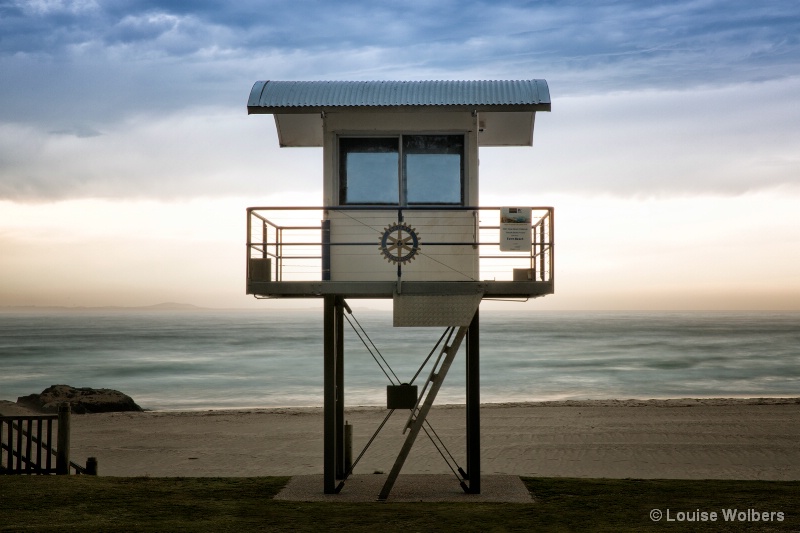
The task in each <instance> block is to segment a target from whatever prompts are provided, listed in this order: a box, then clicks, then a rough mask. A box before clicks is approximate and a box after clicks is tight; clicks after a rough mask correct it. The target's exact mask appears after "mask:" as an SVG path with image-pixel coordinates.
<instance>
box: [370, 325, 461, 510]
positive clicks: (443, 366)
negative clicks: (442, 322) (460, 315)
mask: <svg viewBox="0 0 800 533" xmlns="http://www.w3.org/2000/svg"><path fill="white" fill-rule="evenodd" d="M467 331H469V327H468V326H460V327H459V328H458V332H457V333H456V336H455V338H454V339H453V341H452V343H451V344H450V345H447V344H446V343H445V344H444V345H443V346H442V349H441V352H440V353H439V357H438V359H437V364H434V365H433V368H432V369H431V373H430V375H429V376H428V381H427V383H426V384H425V388H424V389H423V391H422V393H421V394H420V400H418V401H417V405H416V406H415V407H414V409H413V410H412V411H411V415H410V416H409V419H408V422H407V423H406V426H405V429H404V431H403V432H404V433H405V431H406V430H409V429H410V431H409V433H408V435H407V436H406V440H405V442H404V443H403V447H402V448H401V449H400V453H399V454H398V456H397V459H395V462H394V466H393V467H392V471H391V472H389V477H388V478H387V479H386V482H385V483H384V484H383V488H382V489H381V493H380V495H378V499H379V500H386V498H388V497H389V493H390V492H391V491H392V487H393V486H394V483H395V481H397V476H398V475H400V470H401V469H402V468H403V464H404V463H405V462H406V458H407V457H408V454H409V453H410V452H411V447H412V446H414V441H415V440H416V439H417V435H419V432H420V431H421V430H422V426H423V424H424V423H425V418H426V417H427V416H428V412H429V411H430V409H431V406H432V405H433V401H434V400H435V399H436V395H437V394H438V393H439V389H440V388H441V387H442V383H443V382H444V378H445V376H447V371H448V370H450V365H452V364H453V359H455V357H456V353H458V349H459V347H460V346H461V341H463V340H464V337H465V336H466V334H467ZM442 356H444V358H442ZM429 385H430V390H428V386H429ZM426 391H427V393H428V394H427V396H425V392H426ZM423 396H425V401H424V402H422V407H420V406H419V404H420V401H421V398H422V397H423ZM462 485H463V482H462Z"/></svg>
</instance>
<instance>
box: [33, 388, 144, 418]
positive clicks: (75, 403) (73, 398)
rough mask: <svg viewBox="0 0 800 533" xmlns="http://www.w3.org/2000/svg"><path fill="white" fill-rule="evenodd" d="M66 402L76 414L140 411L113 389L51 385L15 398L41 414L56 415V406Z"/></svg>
mask: <svg viewBox="0 0 800 533" xmlns="http://www.w3.org/2000/svg"><path fill="white" fill-rule="evenodd" d="M64 402H67V403H69V404H70V405H71V407H72V412H73V413H76V414H87V413H112V412H121V411H142V410H143V409H142V408H141V407H139V406H138V405H137V404H136V402H134V401H133V398H131V397H130V396H128V395H127V394H123V393H121V392H119V391H117V390H113V389H93V388H90V387H81V388H76V387H71V386H69V385H51V386H50V387H47V388H46V389H45V390H43V391H42V392H41V394H29V395H28V396H20V397H19V398H17V405H19V406H21V407H25V408H27V409H31V410H34V411H38V412H41V413H57V412H58V406H59V404H61V403H64Z"/></svg>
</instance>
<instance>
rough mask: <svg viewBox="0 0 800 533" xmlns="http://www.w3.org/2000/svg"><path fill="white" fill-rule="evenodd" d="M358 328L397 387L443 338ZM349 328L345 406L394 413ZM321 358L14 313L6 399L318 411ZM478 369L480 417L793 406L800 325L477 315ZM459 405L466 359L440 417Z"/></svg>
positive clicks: (256, 343)
mask: <svg viewBox="0 0 800 533" xmlns="http://www.w3.org/2000/svg"><path fill="white" fill-rule="evenodd" d="M355 316H356V318H357V320H358V321H359V322H360V323H361V324H362V325H363V327H364V329H365V330H366V331H367V333H368V334H369V336H370V338H371V340H372V341H373V342H374V343H375V345H376V346H377V348H378V350H380V353H381V355H382V356H383V357H384V358H385V359H386V361H387V362H388V363H389V365H391V368H392V369H393V371H394V372H395V373H396V374H397V376H398V377H399V379H400V380H401V381H408V380H410V379H411V378H412V377H413V376H414V374H415V373H416V372H417V370H418V369H419V366H420V365H421V363H422V362H423V360H424V359H425V357H426V356H427V355H428V353H429V352H430V351H431V349H432V348H433V346H434V344H435V343H436V341H437V339H438V338H439V336H440V335H441V333H442V331H443V329H442V328H393V327H391V313H390V312H388V311H387V312H381V311H367V312H361V311H358V310H356V315H355ZM345 328H346V329H345V350H346V352H345V353H346V355H345V403H346V405H349V406H355V405H384V404H385V402H386V387H385V386H386V385H387V384H388V380H387V378H386V376H385V375H384V374H383V373H382V371H381V370H380V368H379V367H378V365H377V364H376V363H375V362H374V360H373V358H372V356H371V355H370V353H369V352H368V351H367V350H366V349H365V347H364V345H363V344H362V342H361V341H360V340H359V338H358V337H356V336H355V334H354V333H353V331H352V330H351V329H350V328H349V326H348V325H347V324H345ZM462 350H463V348H462ZM322 353H323V349H322V314H321V312H320V311H318V310H310V311H274V310H265V311H261V310H257V311H252V310H251V311H244V310H242V311H212V310H202V311H166V310H164V311H144V310H111V311H109V310H91V309H87V310H68V311H45V310H30V311H19V310H5V311H0V399H3V400H12V401H14V400H16V398H17V397H18V396H22V395H27V394H31V393H38V392H41V391H42V390H43V389H45V388H46V387H48V386H50V385H53V384H62V383H63V384H68V385H72V386H75V387H95V388H110V389H117V390H120V391H122V392H124V393H125V394H128V395H130V396H131V397H133V399H134V400H135V401H136V402H137V403H138V404H139V405H141V406H142V407H143V408H145V409H152V410H196V409H232V408H258V407H299V406H320V405H322V365H323V357H322ZM429 367H430V363H429V364H428V366H427V367H425V368H424V369H423V371H422V372H421V373H420V377H419V378H417V383H418V384H419V385H420V386H422V384H423V383H424V379H425V378H426V377H427V372H428V371H429V370H430V368H429ZM480 368H481V401H482V402H484V403H502V402H526V401H547V400H586V399H629V398H636V399H651V398H689V397H691V398H707V397H725V398H733V397H738V398H751V397H787V396H798V395H800V313H792V312H753V313H750V312H707V313H704V312H544V311H531V312H522V313H519V312H504V311H482V312H481V361H480ZM463 401H464V358H463V354H459V357H457V358H456V361H455V363H454V365H453V367H452V368H451V370H450V373H449V374H448V377H447V379H446V380H445V383H444V386H443V387H442V390H441V392H440V393H439V396H438V398H437V403H460V402H463Z"/></svg>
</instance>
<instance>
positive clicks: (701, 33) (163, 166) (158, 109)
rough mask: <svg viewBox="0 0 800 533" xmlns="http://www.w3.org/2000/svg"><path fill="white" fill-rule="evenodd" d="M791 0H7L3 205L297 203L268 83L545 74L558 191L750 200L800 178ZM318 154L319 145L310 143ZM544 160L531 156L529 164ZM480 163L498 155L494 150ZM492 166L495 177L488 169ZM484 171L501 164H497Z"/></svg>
mask: <svg viewBox="0 0 800 533" xmlns="http://www.w3.org/2000/svg"><path fill="white" fill-rule="evenodd" d="M798 11H800V9H799V8H798V7H797V5H796V3H794V2H791V1H785V2H773V3H770V4H769V5H767V4H760V3H753V2H744V1H735V2H727V1H726V2H721V1H694V0H692V1H690V0H686V1H680V2H670V3H666V4H657V5H653V4H650V3H642V2H636V1H633V0H628V1H620V2H589V1H586V2H575V3H569V4H563V3H556V2H540V3H528V2H518V1H500V2H494V1H493V2H489V1H481V0H470V1H466V2H464V1H444V2H424V1H420V0H415V1H410V2H404V3H389V2H367V1H366V0H364V1H357V2H349V3H348V4H347V7H343V6H342V5H341V4H339V3H334V2H328V1H323V0H316V1H291V2H290V1H288V0H287V1H275V2H271V3H270V5H269V9H266V8H265V7H264V4H263V3H262V2H255V1H253V0H242V1H240V2H228V3H226V2H212V1H200V0H198V1H196V2H178V3H175V2H165V1H155V0H150V1H137V2H133V1H127V0H126V1H121V2H95V1H90V0H84V1H77V0H76V1H68V0H61V1H59V0H37V1H27V0H26V1H18V2H6V3H3V4H2V5H0V35H2V36H3V37H2V39H0V72H2V73H3V83H2V84H0V139H1V140H2V142H1V143H0V197H2V198H11V199H26V200H37V199H44V198H65V197H92V196H101V197H122V196H125V195H129V194H132V195H139V196H147V197H174V196H181V195H187V194H188V195H191V194H199V195H206V194H226V193H232V194H237V193H249V192H253V191H254V190H256V191H257V190H267V189H270V188H271V189H273V190H272V191H271V192H281V191H283V192H287V191H286V190H285V189H286V181H285V180H284V181H278V182H272V181H270V180H268V179H267V180H263V181H256V182H253V181H252V180H251V179H250V178H249V177H248V176H252V175H253V174H259V172H260V169H261V168H263V167H264V166H265V165H267V164H269V166H270V168H273V167H274V166H275V165H278V166H279V167H280V169H293V170H291V171H290V172H293V173H294V175H295V176H296V175H298V174H297V172H298V171H302V172H306V173H308V175H309V176H310V177H306V178H305V180H297V179H293V180H291V183H292V184H293V185H298V184H303V185H305V184H307V183H311V182H314V185H313V186H315V187H316V186H318V185H317V184H316V181H317V179H318V176H319V173H320V170H319V168H317V166H316V165H317V163H318V162H319V161H320V160H321V155H319V156H314V157H312V158H311V161H312V162H313V164H312V163H303V164H297V163H292V162H290V161H291V160H292V159H294V158H295V157H296V152H292V151H291V150H290V151H288V152H287V151H279V150H277V149H276V148H275V147H276V143H273V142H272V137H270V136H272V135H273V134H274V132H273V130H274V127H273V125H272V123H271V121H265V120H264V119H263V117H256V118H253V117H250V118H247V117H245V116H244V105H245V101H246V98H247V95H248V92H249V89H250V87H251V86H252V83H253V82H254V81H256V80H258V79H433V78H435V79H441V78H449V79H454V78H462V79H485V78H498V79H503V78H530V77H543V78H546V79H547V80H548V82H549V83H550V87H551V91H552V95H553V101H554V104H553V113H552V114H551V115H544V116H540V118H539V119H538V123H537V133H536V148H535V149H534V150H533V152H531V151H530V150H527V151H525V152H524V155H519V156H517V155H516V154H515V155H513V156H510V155H507V154H508V153H507V152H504V154H503V158H502V160H501V161H499V162H498V165H497V167H493V168H501V169H503V171H504V173H505V174H507V175H509V176H510V178H509V179H510V182H511V183H514V182H515V180H524V179H527V176H524V175H522V174H521V173H520V171H519V170H518V167H519V165H523V168H524V165H527V164H528V162H529V161H530V160H531V158H532V157H534V158H536V159H535V161H536V164H537V165H538V167H539V168H540V169H541V170H540V172H541V177H540V181H539V183H541V184H542V186H544V187H546V188H547V189H548V190H575V189H584V188H588V189H589V190H595V189H596V188H598V189H603V190H611V191H614V192H615V193H619V194H649V193H651V192H652V191H670V193H676V192H677V193H683V192H691V191H696V190H704V191H711V190H714V191H722V192H725V193H738V192H741V191H745V190H750V189H752V188H761V187H772V186H782V185H785V184H787V183H790V182H792V178H791V177H792V176H793V175H796V171H797V159H796V157H797V156H795V155H794V148H793V146H796V145H797V134H796V128H795V127H794V126H793V124H797V123H798V122H797V119H798V118H799V117H798V116H797V112H796V111H795V109H796V106H795V105H794V96H793V94H796V92H793V91H796V90H797V89H798V87H797V85H798V83H797V80H798V79H800V37H798V35H800V17H798ZM314 153H315V154H317V152H316V151H315V152H314ZM531 154H534V155H531ZM486 157H487V158H491V157H493V156H492V155H491V152H487V154H486ZM484 168H489V165H487V166H486V167H484ZM488 172H491V171H488Z"/></svg>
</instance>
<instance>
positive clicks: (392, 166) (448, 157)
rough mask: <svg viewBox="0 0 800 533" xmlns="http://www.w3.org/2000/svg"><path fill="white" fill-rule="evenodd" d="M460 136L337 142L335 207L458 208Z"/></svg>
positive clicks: (461, 159)
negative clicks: (343, 205) (445, 206)
mask: <svg viewBox="0 0 800 533" xmlns="http://www.w3.org/2000/svg"><path fill="white" fill-rule="evenodd" d="M463 202H464V136H463V135H401V136H396V137H341V138H340V139H339V203H340V204H349V205H443V204H444V205H462V204H463Z"/></svg>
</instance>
